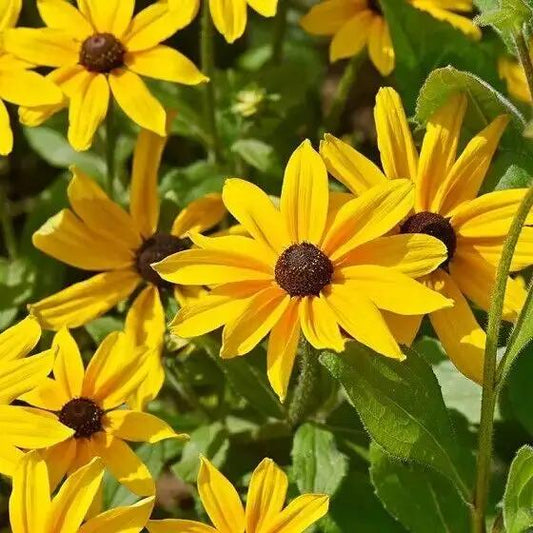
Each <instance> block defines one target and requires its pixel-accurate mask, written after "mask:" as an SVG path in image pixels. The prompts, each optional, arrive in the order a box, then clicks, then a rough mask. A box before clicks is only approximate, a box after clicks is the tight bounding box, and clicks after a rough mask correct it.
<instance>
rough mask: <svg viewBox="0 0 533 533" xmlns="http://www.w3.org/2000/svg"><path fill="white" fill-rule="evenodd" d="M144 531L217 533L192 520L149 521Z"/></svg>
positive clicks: (153, 532)
mask: <svg viewBox="0 0 533 533" xmlns="http://www.w3.org/2000/svg"><path fill="white" fill-rule="evenodd" d="M146 529H148V531H149V532H150V533H176V531H179V532H180V533H217V530H216V529H213V528H212V527H210V526H206V525H205V524H201V523H200V522H193V521H192V520H173V519H168V520H150V521H149V522H148V524H147V526H146Z"/></svg>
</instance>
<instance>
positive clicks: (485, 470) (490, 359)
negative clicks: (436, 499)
mask: <svg viewBox="0 0 533 533" xmlns="http://www.w3.org/2000/svg"><path fill="white" fill-rule="evenodd" d="M532 206H533V186H532V187H531V188H530V189H529V191H528V192H527V194H526V195H525V197H524V199H523V200H522V203H521V204H520V207H519V208H518V211H517V213H516V215H515V218H514V220H513V222H512V224H511V228H510V229H509V234H508V235H507V239H506V241H505V244H504V247H503V250H502V255H501V259H500V264H499V265H498V272H497V277H496V283H495V287H494V292H493V295H492V303H491V307H490V311H489V323H488V327H487V343H486V346H485V364H484V369H483V396H482V401H481V421H480V425H479V440H478V459H477V479H476V492H475V499H474V512H473V529H474V533H484V531H485V527H486V523H485V513H486V508H487V501H488V495H489V488H490V473H491V462H492V448H493V430H494V409H495V406H496V400H497V396H498V390H497V382H496V366H497V352H498V338H499V333H500V327H501V321H502V314H503V307H504V299H505V289H506V286H507V279H508V276H509V270H510V268H511V262H512V259H513V254H514V251H515V248H516V245H517V243H518V239H519V237H520V232H521V230H522V226H523V225H524V223H525V221H526V218H527V216H528V214H529V212H530V210H531V207H532Z"/></svg>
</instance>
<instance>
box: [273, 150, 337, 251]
mask: <svg viewBox="0 0 533 533" xmlns="http://www.w3.org/2000/svg"><path fill="white" fill-rule="evenodd" d="M328 205H329V189H328V173H327V170H326V165H325V164H324V162H323V161H322V158H321V157H320V156H319V154H318V153H317V152H316V151H315V150H314V149H313V147H312V146H311V142H310V141H308V140H306V141H304V142H303V143H302V144H301V145H300V146H299V147H298V148H297V149H296V150H295V151H294V153H293V154H292V156H291V158H290V159H289V162H288V163H287V168H286V169H285V176H284V178H283V188H282V190H281V201H280V209H281V214H282V216H283V219H284V220H285V225H286V227H287V229H288V231H289V236H290V238H291V241H292V242H293V243H301V242H310V243H312V244H320V242H321V241H322V238H323V237H324V231H325V226H326V219H327V216H328Z"/></svg>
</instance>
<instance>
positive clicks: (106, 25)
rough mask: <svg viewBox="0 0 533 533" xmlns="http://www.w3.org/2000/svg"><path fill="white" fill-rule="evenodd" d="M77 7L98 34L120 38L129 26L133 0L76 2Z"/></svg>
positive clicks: (82, 0) (85, 0)
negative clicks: (110, 34) (109, 34)
mask: <svg viewBox="0 0 533 533" xmlns="http://www.w3.org/2000/svg"><path fill="white" fill-rule="evenodd" d="M78 5H79V6H80V11H81V12H82V13H83V14H84V15H85V17H86V18H87V19H88V20H89V21H91V23H92V25H93V27H94V28H95V29H96V30H97V31H98V32H99V33H112V34H113V35H114V36H115V37H117V38H120V37H122V36H123V35H124V33H125V32H126V30H127V29H128V27H129V25H130V22H131V18H132V16H133V8H134V7H135V0H106V1H105V2H102V0H78Z"/></svg>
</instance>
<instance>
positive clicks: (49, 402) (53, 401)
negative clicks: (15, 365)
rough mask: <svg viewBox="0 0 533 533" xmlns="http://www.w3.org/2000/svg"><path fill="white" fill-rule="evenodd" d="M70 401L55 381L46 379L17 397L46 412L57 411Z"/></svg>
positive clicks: (42, 379)
mask: <svg viewBox="0 0 533 533" xmlns="http://www.w3.org/2000/svg"><path fill="white" fill-rule="evenodd" d="M71 399H72V397H71V396H67V394H66V393H65V390H64V389H63V387H61V385H60V384H59V383H58V382H57V381H56V380H55V379H51V378H46V377H45V378H41V379H40V381H39V385H38V386H37V387H35V388H34V389H31V390H30V391H29V392H26V393H25V394H22V395H21V396H20V397H19V400H21V401H23V402H26V403H27V404H29V405H31V406H33V407H38V408H39V409H45V410H47V411H59V410H61V408H62V407H63V406H64V405H65V404H66V403H67V402H68V401H69V400H71Z"/></svg>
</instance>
